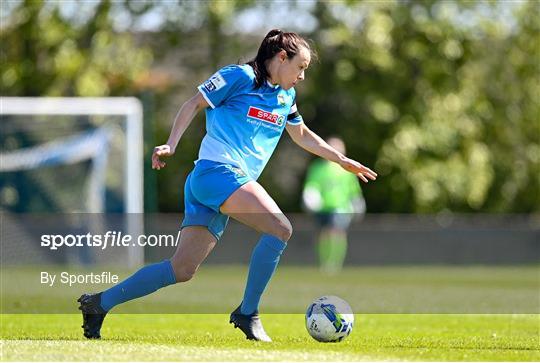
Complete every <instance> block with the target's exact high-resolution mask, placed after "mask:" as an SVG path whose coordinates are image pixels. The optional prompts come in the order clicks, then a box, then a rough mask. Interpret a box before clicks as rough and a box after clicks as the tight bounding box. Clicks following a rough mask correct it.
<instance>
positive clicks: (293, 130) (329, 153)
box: [286, 122, 377, 183]
mask: <svg viewBox="0 0 540 363" xmlns="http://www.w3.org/2000/svg"><path fill="white" fill-rule="evenodd" d="M286 129H287V133H288V134H289V135H290V136H291V138H292V139H293V141H294V142H295V143H296V144H297V145H299V146H300V147H301V148H303V149H305V150H307V151H309V152H310V153H312V154H315V155H318V156H320V157H321V158H324V159H326V160H330V161H333V162H335V163H337V164H339V165H340V166H341V167H342V168H343V169H345V170H347V171H348V172H351V173H353V174H356V175H358V177H359V178H360V179H362V181H364V182H365V183H367V182H368V178H369V179H371V180H375V179H377V173H375V172H374V171H373V170H371V169H370V168H368V167H366V166H364V165H362V164H360V163H359V162H358V161H356V160H353V159H350V158H348V157H346V156H345V155H343V154H342V153H340V152H338V151H337V150H335V149H334V148H333V147H331V146H330V145H328V144H327V143H326V141H324V140H323V139H322V138H321V137H320V136H319V135H317V134H316V133H314V132H313V131H311V130H310V129H309V128H308V127H307V126H306V125H305V124H304V123H303V122H301V123H299V124H290V123H287V126H286Z"/></svg>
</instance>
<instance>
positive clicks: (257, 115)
mask: <svg viewBox="0 0 540 363" xmlns="http://www.w3.org/2000/svg"><path fill="white" fill-rule="evenodd" d="M247 115H248V117H251V118H254V119H257V120H260V121H264V122H269V123H271V124H274V125H278V126H281V125H283V121H284V120H285V116H282V115H278V114H277V113H272V112H268V111H265V110H261V109H260V108H257V107H253V106H250V107H249V110H248V114H247Z"/></svg>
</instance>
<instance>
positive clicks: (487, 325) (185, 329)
mask: <svg viewBox="0 0 540 363" xmlns="http://www.w3.org/2000/svg"><path fill="white" fill-rule="evenodd" d="M262 319H263V321H264V324H265V327H266V330H267V332H268V334H269V335H270V336H271V337H273V339H274V341H273V342H272V343H259V342H251V341H246V340H245V339H244V337H243V334H242V333H241V332H240V331H239V330H238V329H234V328H233V327H232V325H229V324H228V316H227V315H225V314H193V315H188V314H164V315H158V314H111V315H110V316H108V317H107V319H106V321H105V324H104V328H103V330H102V334H103V339H102V340H101V341H88V340H85V339H84V338H83V337H82V333H81V331H82V330H81V329H80V323H81V317H80V316H78V315H65V314H64V315H60V314H58V315H56V314H55V315H3V316H2V360H3V361H5V360H10V361H12V360H13V361H51V360H53V361H64V360H69V361H77V360H84V361H131V360H137V361H164V360H166V361H245V360H248V361H257V360H264V361H362V360H370V361H373V360H424V361H426V360H427V361H429V360H437V361H459V360H465V361H482V360H488V361H516V360H518V361H538V360H540V350H539V335H538V334H539V331H538V329H539V322H540V321H539V316H538V315H413V314H409V315H392V314H386V315H365V316H363V315H356V319H357V321H356V326H355V328H354V331H353V333H352V334H351V336H349V338H347V340H345V341H343V342H341V343H326V344H325V343H318V342H316V341H315V340H313V339H312V338H311V337H309V336H308V334H307V332H306V330H305V328H304V320H303V319H304V317H303V315H299V314H281V315H280V314H268V315H263V316H262Z"/></svg>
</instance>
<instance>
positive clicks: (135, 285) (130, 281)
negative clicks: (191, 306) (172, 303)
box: [101, 260, 176, 311]
mask: <svg viewBox="0 0 540 363" xmlns="http://www.w3.org/2000/svg"><path fill="white" fill-rule="evenodd" d="M174 283H176V276H175V274H174V270H173V268H172V265H171V262H170V261H169V260H163V261H161V262H159V263H154V264H153V265H148V266H145V267H143V268H141V269H140V270H139V271H137V272H135V273H134V274H133V275H131V276H130V277H128V278H127V279H125V280H124V281H122V282H120V283H119V284H117V285H114V286H113V287H111V288H110V289H108V290H105V291H103V292H102V293H101V307H102V308H103V309H104V310H105V311H109V310H111V309H112V308H113V307H115V306H116V305H118V304H121V303H123V302H126V301H129V300H133V299H136V298H138V297H141V296H145V295H148V294H150V293H152V292H154V291H156V290H158V289H160V288H162V287H165V286H169V285H172V284H174Z"/></svg>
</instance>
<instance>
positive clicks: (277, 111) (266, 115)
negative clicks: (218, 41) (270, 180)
mask: <svg viewBox="0 0 540 363" xmlns="http://www.w3.org/2000/svg"><path fill="white" fill-rule="evenodd" d="M198 89H199V92H200V93H201V94H202V95H203V96H204V98H205V99H206V101H207V102H208V104H209V105H210V107H209V108H207V109H206V135H205V137H204V139H203V140H202V143H201V148H200V150H199V159H198V160H197V161H199V160H212V161H216V162H220V163H224V164H230V165H233V166H236V167H238V168H239V169H241V170H242V171H243V172H244V173H245V174H246V175H247V176H249V177H250V178H251V179H253V180H257V178H258V177H259V175H261V173H262V171H263V169H264V167H265V166H266V163H267V162H268V160H269V159H270V156H271V155H272V153H273V152H274V150H275V148H276V146H277V143H278V141H279V139H280V137H281V134H282V133H283V130H284V129H285V124H286V123H289V124H293V125H297V124H301V123H302V122H303V120H302V116H300V115H299V114H298V112H297V110H296V105H295V97H296V92H295V90H294V88H291V89H289V90H287V91H286V90H284V89H283V88H281V87H280V86H279V85H278V86H273V85H271V84H270V83H269V82H267V83H266V84H264V85H263V86H261V87H260V88H255V73H254V72H253V68H251V66H249V65H247V64H244V65H229V66H226V67H224V68H222V69H220V70H219V71H218V72H217V73H215V74H214V75H213V76H212V77H210V78H209V79H208V80H207V81H206V82H204V83H203V84H201V85H200V86H199V87H198Z"/></svg>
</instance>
